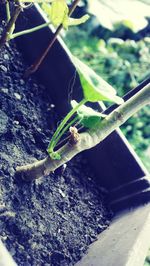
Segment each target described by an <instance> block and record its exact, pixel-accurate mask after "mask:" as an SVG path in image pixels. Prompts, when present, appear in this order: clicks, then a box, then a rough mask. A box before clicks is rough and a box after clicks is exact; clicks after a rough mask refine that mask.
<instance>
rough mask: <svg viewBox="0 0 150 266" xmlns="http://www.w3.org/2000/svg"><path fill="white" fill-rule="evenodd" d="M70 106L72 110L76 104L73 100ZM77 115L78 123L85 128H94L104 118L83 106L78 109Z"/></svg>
mask: <svg viewBox="0 0 150 266" xmlns="http://www.w3.org/2000/svg"><path fill="white" fill-rule="evenodd" d="M71 105H72V107H73V108H74V107H76V106H77V105H78V103H77V102H76V101H75V100H72V101H71ZM77 115H78V117H79V119H80V123H81V124H82V125H83V126H85V127H87V128H92V127H95V126H96V125H97V124H98V123H99V122H100V119H101V118H102V117H105V116H106V115H104V114H101V113H99V112H96V111H94V110H93V109H92V108H90V107H87V106H85V105H82V106H80V107H79V109H78V110H77Z"/></svg>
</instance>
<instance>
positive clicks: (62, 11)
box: [42, 0, 69, 27]
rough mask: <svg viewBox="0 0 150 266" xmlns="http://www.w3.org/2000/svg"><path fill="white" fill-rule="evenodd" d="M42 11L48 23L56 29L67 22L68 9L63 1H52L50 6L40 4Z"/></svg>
mask: <svg viewBox="0 0 150 266" xmlns="http://www.w3.org/2000/svg"><path fill="white" fill-rule="evenodd" d="M42 8H43V10H44V11H45V12H46V13H47V15H48V16H49V18H50V21H51V22H52V24H53V25H54V27H58V26H59V25H60V24H63V23H65V24H66V22H67V21H68V13H69V8H68V6H67V4H66V1H65V0H54V1H52V4H51V6H50V5H49V4H46V3H44V4H42Z"/></svg>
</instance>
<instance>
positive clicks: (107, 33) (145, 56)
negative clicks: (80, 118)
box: [64, 0, 150, 171]
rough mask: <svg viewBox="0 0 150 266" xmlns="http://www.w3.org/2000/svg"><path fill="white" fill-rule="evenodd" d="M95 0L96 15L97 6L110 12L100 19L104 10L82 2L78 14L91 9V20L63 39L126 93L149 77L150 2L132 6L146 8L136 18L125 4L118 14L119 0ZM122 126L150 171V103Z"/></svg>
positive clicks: (100, 73)
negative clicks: (129, 14)
mask: <svg viewBox="0 0 150 266" xmlns="http://www.w3.org/2000/svg"><path fill="white" fill-rule="evenodd" d="M94 1H96V2H98V3H99V4H100V6H97V5H96V10H95V13H96V14H97V9H98V8H101V9H100V10H103V7H104V8H106V6H107V10H106V12H109V15H108V14H105V16H104V14H103V16H104V18H101V13H102V12H99V18H97V17H96V16H94V15H93V14H91V13H90V10H92V13H94V11H93V9H90V7H91V6H90V4H89V3H90V1H82V4H81V6H80V8H78V9H77V11H76V12H75V15H76V16H77V17H80V16H81V15H83V14H85V13H88V12H89V13H90V19H89V20H88V22H86V23H85V24H83V25H82V26H80V27H70V28H69V30H68V31H67V32H65V35H64V36H65V37H64V40H65V42H66V43H67V46H68V47H69V48H70V50H71V52H72V53H73V54H74V55H76V56H77V57H78V58H80V59H81V60H82V61H83V62H85V63H87V64H88V65H89V66H91V67H92V68H93V70H95V71H96V72H97V74H99V75H100V76H101V77H103V78H104V79H105V80H106V81H108V82H109V83H110V84H111V85H112V86H113V87H114V88H115V89H116V90H117V92H118V94H119V95H120V96H123V95H124V94H126V93H127V92H128V91H129V90H131V89H133V88H134V87H135V86H137V85H138V84H139V83H140V82H141V81H143V80H144V79H146V78H148V77H149V76H150V20H149V18H148V17H147V11H148V10H149V14H150V5H149V4H150V3H149V4H148V5H147V4H146V0H145V1H144V0H142V1H140V0H139V1H138V0H137V1H134V2H135V6H133V7H132V8H134V9H133V10H135V13H138V10H137V3H140V4H141V3H142V6H141V5H140V6H139V7H138V8H140V10H143V14H141V18H140V17H138V21H137V20H136V18H135V19H132V17H131V16H129V17H128V16H125V14H124V13H125V11H126V10H125V8H128V6H125V7H124V10H123V11H124V12H123V14H122V13H121V14H120V13H119V12H121V11H120V10H121V7H122V4H121V5H120V6H119V5H118V1H117V0H115V1H111V0H107V1H102V0H92V4H93V3H94ZM112 2H113V5H112ZM115 2H116V5H115ZM128 2H130V3H131V1H130V0H129V1H128V0H126V1H125V3H126V5H127V3H128ZM121 3H122V2H121ZM147 3H148V2H147ZM143 5H144V6H143ZM142 7H143V9H142ZM130 8H131V7H130ZM100 10H99V11H100ZM145 10H146V14H145ZM110 11H111V12H110ZM112 12H113V13H115V14H116V13H117V12H118V13H119V18H118V17H117V16H116V17H113V15H112V19H111V14H112ZM139 20H141V21H140V22H141V23H139ZM121 129H122V131H123V133H124V134H125V136H126V137H127V139H128V140H129V142H130V144H131V146H132V147H133V149H134V150H135V151H136V153H137V154H138V155H139V157H140V158H141V160H142V161H143V163H144V165H145V166H146V168H147V169H148V170H149V171H150V106H146V107H145V108H143V109H142V110H141V111H140V112H139V113H138V114H136V115H134V116H133V117H132V118H130V119H129V120H128V121H127V122H126V123H125V124H124V125H123V126H122V128H121Z"/></svg>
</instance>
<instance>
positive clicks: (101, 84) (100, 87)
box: [73, 57, 123, 104]
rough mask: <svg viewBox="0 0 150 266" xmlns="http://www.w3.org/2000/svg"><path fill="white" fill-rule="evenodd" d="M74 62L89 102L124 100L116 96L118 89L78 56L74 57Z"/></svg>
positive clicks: (119, 102)
mask: <svg viewBox="0 0 150 266" xmlns="http://www.w3.org/2000/svg"><path fill="white" fill-rule="evenodd" d="M73 62H74V64H75V66H76V68H77V71H78V73H79V77H80V81H81V85H82V89H83V94H84V98H85V99H86V100H87V101H89V102H98V101H109V102H115V103H117V104H121V103H123V100H122V99H121V98H120V97H118V96H116V91H115V90H114V89H113V87H112V86H110V85H109V84H108V83H107V82H105V81H104V80H103V79H102V78H101V77H100V76H98V75H97V74H96V73H95V72H94V71H93V70H92V69H91V68H89V67H88V66H87V65H86V64H84V63H82V62H81V61H80V60H79V59H78V58H75V57H73Z"/></svg>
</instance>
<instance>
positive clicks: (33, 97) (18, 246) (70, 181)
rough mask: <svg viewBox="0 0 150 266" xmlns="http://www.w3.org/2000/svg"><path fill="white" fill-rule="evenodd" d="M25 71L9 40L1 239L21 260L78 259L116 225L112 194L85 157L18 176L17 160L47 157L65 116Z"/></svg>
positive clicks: (3, 85) (1, 83)
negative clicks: (29, 177) (27, 178)
mask: <svg viewBox="0 0 150 266" xmlns="http://www.w3.org/2000/svg"><path fill="white" fill-rule="evenodd" d="M25 69H26V64H25V62H24V60H23V58H22V55H21V54H20V53H19V52H18V51H17V49H16V47H15V45H14V44H12V45H11V46H10V45H9V44H7V45H6V46H5V47H4V48H3V49H2V50H1V53H0V237H1V239H2V241H3V243H4V244H5V245H6V246H7V248H8V250H9V252H10V253H11V254H12V256H13V258H14V259H15V261H16V262H17V264H18V265H19V266H21V265H23V266H29V265H32V266H46V265H53V266H57V265H59V266H60V265H61V266H63V265H74V264H75V262H77V261H78V260H79V259H80V258H81V257H82V256H83V254H84V253H85V252H86V250H87V248H88V246H89V244H90V243H92V242H93V241H94V240H96V238H97V235H98V234H99V233H100V232H101V231H102V230H104V229H105V228H106V227H107V226H108V225H109V221H110V218H111V211H110V210H109V208H108V207H107V204H106V202H105V198H107V192H106V191H105V190H104V189H102V188H100V187H98V185H97V184H96V181H94V176H93V173H92V171H91V169H89V167H88V165H87V162H86V160H85V158H83V156H82V155H79V156H76V157H75V158H74V159H73V160H71V161H70V162H69V163H67V167H66V169H65V167H61V168H59V169H58V170H57V171H55V173H52V174H50V175H49V176H47V177H45V178H41V179H38V180H36V181H34V182H32V183H25V182H23V181H21V180H19V179H18V178H16V176H15V168H16V166H17V165H24V164H27V163H31V162H33V161H35V160H36V159H42V158H44V157H45V156H46V148H47V145H48V142H49V139H50V137H51V136H52V134H53V133H54V130H55V129H56V125H57V123H58V122H59V121H60V120H61V117H58V115H57V113H56V110H55V106H54V103H53V102H52V100H51V98H50V97H49V95H48V94H47V90H46V89H45V88H44V87H43V86H42V85H39V84H38V83H37V82H36V80H35V79H33V78H30V79H29V80H28V81H25V80H23V78H22V76H23V72H24V70H25ZM6 264H7V263H6Z"/></svg>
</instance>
